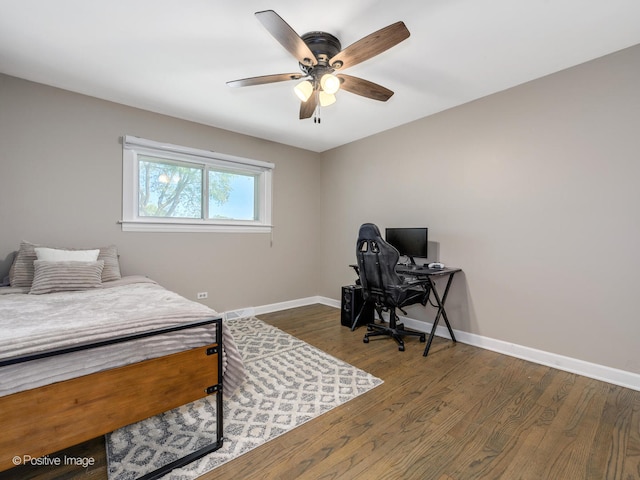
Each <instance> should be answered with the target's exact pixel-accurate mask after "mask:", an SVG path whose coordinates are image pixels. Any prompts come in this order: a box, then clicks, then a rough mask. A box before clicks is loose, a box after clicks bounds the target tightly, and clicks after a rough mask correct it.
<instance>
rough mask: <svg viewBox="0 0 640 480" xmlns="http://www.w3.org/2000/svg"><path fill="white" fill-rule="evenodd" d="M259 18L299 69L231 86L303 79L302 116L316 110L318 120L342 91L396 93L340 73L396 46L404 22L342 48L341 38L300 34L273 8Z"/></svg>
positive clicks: (378, 96)
mask: <svg viewBox="0 0 640 480" xmlns="http://www.w3.org/2000/svg"><path fill="white" fill-rule="evenodd" d="M256 17H257V18H258V20H260V22H261V23H262V25H264V27H265V28H266V29H267V30H268V31H269V33H270V34H271V35H273V37H274V38H275V39H276V40H277V41H278V42H280V44H281V45H282V46H283V47H284V48H285V49H286V50H287V51H288V52H289V53H291V54H292V55H293V56H294V57H295V58H296V59H297V60H298V64H299V67H300V70H301V72H302V73H300V72H295V73H279V74H274V75H263V76H260V77H250V78H243V79H240V80H233V81H230V82H227V85H228V86H230V87H248V86H252V85H263V84H266V83H275V82H283V81H288V80H300V79H303V81H302V82H300V83H298V84H297V85H296V87H295V89H294V91H295V92H296V94H297V95H298V97H299V98H300V100H301V104H300V119H301V120H302V119H305V118H310V117H311V116H312V115H314V113H316V116H315V117H314V121H315V122H319V121H320V119H319V117H318V116H317V110H318V109H317V107H318V105H320V106H322V107H325V106H328V105H331V104H332V103H334V102H335V100H336V99H335V93H336V92H337V91H338V90H339V89H342V90H346V91H347V92H351V93H355V94H356V95H361V96H363V97H367V98H371V99H373V100H379V101H382V102H386V101H387V100H389V98H391V96H392V95H393V92H392V91H391V90H389V89H388V88H385V87H383V86H381V85H378V84H376V83H373V82H370V81H369V80H365V79H363V78H358V77H353V76H351V75H345V74H343V73H338V74H337V75H334V72H335V71H336V70H342V69H344V68H347V67H352V66H354V65H357V64H358V63H361V62H364V61H365V60H368V59H370V58H372V57H374V56H376V55H378V54H380V53H382V52H384V51H385V50H388V49H389V48H391V47H393V46H395V45H397V44H398V43H400V42H402V41H403V40H405V39H407V38H408V37H409V35H410V33H409V30H407V27H406V26H405V24H404V23H403V22H396V23H393V24H391V25H389V26H387V27H384V28H382V29H380V30H378V31H376V32H374V33H372V34H370V35H367V36H366V37H364V38H361V39H360V40H358V41H357V42H355V43H353V44H351V45H349V46H348V47H347V48H345V49H344V50H342V46H341V45H340V41H339V40H338V39H337V38H336V37H335V36H333V35H331V34H330V33H326V32H309V33H305V34H304V35H302V36H299V35H298V34H297V33H296V32H295V31H294V30H293V29H292V28H291V27H290V26H289V24H288V23H287V22H285V21H284V20H283V19H282V18H281V17H280V16H279V15H278V14H277V13H276V12H274V11H273V10H265V11H262V12H256Z"/></svg>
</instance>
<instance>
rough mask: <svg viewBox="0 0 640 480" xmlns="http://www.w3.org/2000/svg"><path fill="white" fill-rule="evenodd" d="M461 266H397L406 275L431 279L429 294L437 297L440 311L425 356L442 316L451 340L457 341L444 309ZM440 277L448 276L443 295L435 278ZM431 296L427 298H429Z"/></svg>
mask: <svg viewBox="0 0 640 480" xmlns="http://www.w3.org/2000/svg"><path fill="white" fill-rule="evenodd" d="M461 271H462V269H460V268H453V267H445V268H440V269H432V268H427V267H422V266H419V265H402V264H400V265H398V266H397V267H396V272H398V273H399V274H400V275H404V276H414V277H417V278H425V277H426V278H427V279H428V280H429V286H430V289H429V296H430V295H431V292H433V296H434V298H435V301H436V302H435V307H436V308H437V309H438V313H436V318H435V320H434V321H433V327H432V328H431V333H430V334H429V339H428V340H427V345H426V346H425V348H424V353H423V354H422V355H423V356H425V357H426V356H427V354H428V353H429V349H430V348H431V342H433V336H434V335H435V333H436V327H437V326H438V322H439V321H440V317H442V318H443V319H444V323H445V324H446V325H447V329H448V330H449V335H451V340H453V342H455V341H456V336H455V335H454V334H453V330H452V329H451V324H450V323H449V319H448V318H447V312H446V310H445V309H444V304H445V302H446V301H447V295H449V288H450V287H451V282H453V277H454V275H455V274H456V273H458V272H461ZM438 277H448V279H447V285H446V286H445V288H444V292H443V293H442V297H441V296H440V294H439V293H438V290H437V289H436V284H435V282H434V280H435V279H436V278H438ZM429 296H428V297H427V299H429Z"/></svg>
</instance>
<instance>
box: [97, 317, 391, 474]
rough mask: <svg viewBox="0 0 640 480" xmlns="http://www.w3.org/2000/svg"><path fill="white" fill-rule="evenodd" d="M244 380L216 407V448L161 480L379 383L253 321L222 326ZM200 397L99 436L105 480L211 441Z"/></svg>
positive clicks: (211, 426)
mask: <svg viewBox="0 0 640 480" xmlns="http://www.w3.org/2000/svg"><path fill="white" fill-rule="evenodd" d="M227 325H228V326H229V328H230V329H231V331H232V333H233V336H234V338H235V341H236V343H237V345H238V348H239V349H240V352H241V353H242V357H243V359H244V363H245V368H246V372H247V378H246V380H245V381H244V383H243V384H242V385H241V386H240V387H239V388H238V389H237V390H236V391H235V392H234V393H233V394H232V395H231V396H225V403H224V413H223V415H224V445H223V446H222V448H221V449H219V450H218V451H216V452H213V453H211V454H209V455H207V456H205V457H203V458H201V459H199V460H196V461H195V462H193V463H191V464H189V465H187V466H186V467H183V468H180V469H177V470H174V471H173V472H171V473H170V474H168V475H166V476H165V477H164V478H165V479H180V480H189V479H194V478H197V477H198V476H200V475H202V474H204V473H205V472H208V471H210V470H212V469H214V468H215V467H217V466H220V465H222V464H223V463H226V462H228V461H230V460H232V459H234V458H236V457H238V456H240V455H242V454H243V453H246V452H248V451H249V450H251V449H253V448H256V447H257V446H259V445H262V444H263V443H265V442H268V441H269V440H272V439H274V438H276V437H277V436H279V435H282V434H283V433H286V432H287V431H289V430H292V429H293V428H295V427H297V426H298V425H301V424H303V423H305V422H307V421H309V420H311V419H313V418H315V417H317V416H318V415H321V414H323V413H325V412H327V411H329V410H331V409H332V408H334V407H337V406H338V405H341V404H343V403H345V402H347V401H349V400H351V399H353V398H355V397H357V396H358V395H361V394H363V393H365V392H367V391H369V390H371V389H372V388H374V387H376V386H377V385H380V384H381V383H382V380H380V379H378V378H376V377H374V376H372V375H370V374H369V373H367V372H364V371H362V370H360V369H358V368H356V367H354V366H352V365H349V364H347V363H345V362H343V361H341V360H338V359H336V358H334V357H332V356H330V355H328V354H326V353H325V352H322V351H321V350H318V349H317V348H315V347H312V346H311V345H309V344H307V343H305V342H303V341H302V340H299V339H297V338H295V337H293V336H291V335H289V334H288V333H285V332H283V331H282V330H280V329H278V328H275V327H273V326H271V325H268V324H266V323H264V322H262V321H261V320H258V319H257V318H244V319H233V320H228V321H227ZM215 424H216V415H215V400H214V399H211V400H209V399H207V398H205V399H202V400H198V401H196V402H193V403H190V404H188V405H185V406H182V407H179V408H177V409H175V410H171V411H169V412H166V413H164V414H162V415H158V416H156V417H153V418H150V419H147V420H144V421H142V422H139V423H136V424H133V425H129V426H127V427H125V428H122V429H120V430H117V431H115V432H113V433H111V434H109V435H107V438H106V440H107V441H106V443H107V461H108V467H109V468H108V472H109V479H110V480H129V479H134V478H137V477H139V476H141V475H143V474H145V473H147V472H149V471H151V470H154V469H156V468H158V467H160V466H161V465H163V464H166V463H169V462H170V461H172V460H175V459H176V458H179V457H182V456H183V455H184V454H185V453H189V452H192V451H194V450H197V449H198V448H201V447H202V446H204V445H206V444H207V443H211V440H212V439H215Z"/></svg>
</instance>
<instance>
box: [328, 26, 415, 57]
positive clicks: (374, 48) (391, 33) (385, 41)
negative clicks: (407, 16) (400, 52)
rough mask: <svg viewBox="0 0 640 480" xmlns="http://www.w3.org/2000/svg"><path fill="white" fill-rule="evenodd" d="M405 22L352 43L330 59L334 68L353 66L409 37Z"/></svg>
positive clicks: (382, 29)
mask: <svg viewBox="0 0 640 480" xmlns="http://www.w3.org/2000/svg"><path fill="white" fill-rule="evenodd" d="M409 35H411V34H410V33H409V30H408V29H407V27H406V25H405V24H404V22H396V23H393V24H391V25H389V26H387V27H384V28H381V29H380V30H378V31H377V32H373V33H372V34H370V35H367V36H366V37H364V38H361V39H360V40H358V41H357V42H356V43H352V44H351V45H349V46H348V47H347V48H345V49H344V50H342V51H341V52H340V53H338V54H337V55H335V56H334V57H333V58H332V59H331V60H329V65H331V67H333V68H336V69H338V68H347V67H353V66H354V65H357V64H358V63H361V62H364V61H365V60H369V59H370V58H371V57H375V56H376V55H378V54H380V53H382V52H384V51H385V50H388V49H390V48H391V47H394V46H396V45H397V44H398V43H400V42H402V41H403V40H406V39H407V38H409Z"/></svg>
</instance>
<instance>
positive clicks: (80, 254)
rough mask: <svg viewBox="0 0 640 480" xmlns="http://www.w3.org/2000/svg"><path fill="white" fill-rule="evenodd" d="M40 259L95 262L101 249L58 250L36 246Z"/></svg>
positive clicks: (37, 255)
mask: <svg viewBox="0 0 640 480" xmlns="http://www.w3.org/2000/svg"><path fill="white" fill-rule="evenodd" d="M34 250H35V252H36V257H38V260H47V261H49V262H95V261H96V260H98V255H99V254H100V250H99V249H98V250H58V249H55V248H46V247H35V248H34Z"/></svg>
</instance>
